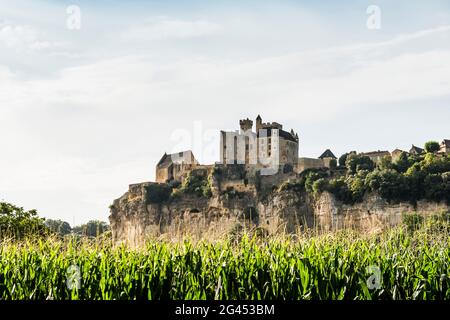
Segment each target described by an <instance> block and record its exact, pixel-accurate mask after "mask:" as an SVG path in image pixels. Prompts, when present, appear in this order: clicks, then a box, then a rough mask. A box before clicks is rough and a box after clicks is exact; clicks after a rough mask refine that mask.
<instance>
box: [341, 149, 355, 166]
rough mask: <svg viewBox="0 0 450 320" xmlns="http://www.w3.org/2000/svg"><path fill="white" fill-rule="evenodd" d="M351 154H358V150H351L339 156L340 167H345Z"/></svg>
mask: <svg viewBox="0 0 450 320" xmlns="http://www.w3.org/2000/svg"><path fill="white" fill-rule="evenodd" d="M350 154H356V151H350V152H347V153H344V154H343V155H341V156H340V157H339V166H340V167H345V164H346V162H347V157H348V156H349V155H350Z"/></svg>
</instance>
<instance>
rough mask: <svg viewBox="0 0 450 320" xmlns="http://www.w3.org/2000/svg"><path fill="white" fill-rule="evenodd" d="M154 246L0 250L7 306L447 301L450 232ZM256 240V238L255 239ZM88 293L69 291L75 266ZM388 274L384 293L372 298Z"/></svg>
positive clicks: (92, 244) (0, 288)
mask: <svg viewBox="0 0 450 320" xmlns="http://www.w3.org/2000/svg"><path fill="white" fill-rule="evenodd" d="M242 231H243V226H242V225H240V224H239V225H236V227H235V229H234V230H233V234H234V236H233V241H232V242H231V241H223V242H217V243H214V244H212V243H207V242H201V243H191V242H188V241H185V242H183V243H177V244H173V243H165V242H161V241H154V242H153V241H151V242H148V243H147V245H146V247H145V248H142V250H129V249H127V248H126V247H124V246H112V245H110V244H108V243H107V242H98V241H77V242H75V241H70V242H68V241H60V240H52V239H50V240H42V239H41V240H35V241H31V240H28V241H22V242H6V243H2V245H1V246H0V257H1V258H0V299H1V300H46V299H53V300H66V299H67V300H69V299H77V300H125V299H126V300H147V299H148V300H191V299H201V300H204V299H208V300H212V299H219V300H222V299H227V300H273V299H277V300H298V299H301V300H448V299H450V244H449V241H448V233H444V234H425V233H422V232H420V229H419V230H418V231H416V232H414V233H408V232H404V231H403V230H402V229H395V230H391V231H389V232H386V233H383V234H380V235H373V236H368V235H365V236H359V235H358V234H356V233H352V232H348V231H347V232H341V233H336V234H333V235H330V234H327V235H326V236H316V237H311V238H309V237H301V238H299V240H298V241H296V242H292V241H289V240H286V239H285V240H283V239H280V240H268V239H267V238H265V239H262V240H263V241H258V240H257V239H256V238H254V239H253V240H250V239H249V238H248V237H246V236H245V235H244V236H242V235H241V234H242ZM255 233H256V232H255ZM71 266H73V267H77V268H79V271H80V278H79V279H80V287H79V289H77V288H76V287H74V288H72V289H69V288H68V286H67V284H66V281H67V274H68V273H67V272H68V270H69V267H71ZM369 266H376V267H377V268H378V269H379V270H380V271H381V274H380V285H381V287H380V288H377V289H373V290H369V288H368V286H367V281H368V279H369V277H371V276H373V272H372V271H371V270H370V269H369V268H368V267H369Z"/></svg>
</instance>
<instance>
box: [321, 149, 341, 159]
mask: <svg viewBox="0 0 450 320" xmlns="http://www.w3.org/2000/svg"><path fill="white" fill-rule="evenodd" d="M324 158H333V159H337V158H336V156H335V155H334V154H333V152H331V150H330V149H327V150H325V152H324V153H322V155H321V156H320V157H319V159H324Z"/></svg>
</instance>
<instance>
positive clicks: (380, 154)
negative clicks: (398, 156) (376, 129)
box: [362, 150, 391, 164]
mask: <svg viewBox="0 0 450 320" xmlns="http://www.w3.org/2000/svg"><path fill="white" fill-rule="evenodd" d="M362 155H364V156H367V157H369V158H370V160H372V161H373V162H374V163H376V164H378V163H380V162H381V159H383V158H384V157H391V153H390V152H389V151H380V150H378V151H372V152H364V153H362Z"/></svg>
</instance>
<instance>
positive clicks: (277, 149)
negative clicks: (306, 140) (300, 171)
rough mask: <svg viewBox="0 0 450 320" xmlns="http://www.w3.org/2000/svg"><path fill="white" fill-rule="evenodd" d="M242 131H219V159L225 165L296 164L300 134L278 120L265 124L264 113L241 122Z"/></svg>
mask: <svg viewBox="0 0 450 320" xmlns="http://www.w3.org/2000/svg"><path fill="white" fill-rule="evenodd" d="M239 125H240V130H239V131H221V132H220V162H221V163H222V164H224V165H230V164H245V165H250V166H255V167H257V168H276V167H291V168H292V169H293V168H295V167H296V166H297V161H298V147H299V139H298V135H297V134H296V133H295V132H294V131H293V130H291V131H290V132H287V131H284V130H283V126H282V125H281V124H279V123H277V122H272V123H263V122H262V119H261V116H259V115H258V117H257V118H256V126H255V131H253V121H252V120H250V119H248V118H247V119H243V120H240V121H239Z"/></svg>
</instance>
